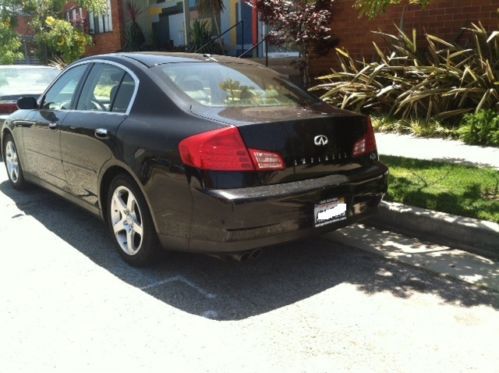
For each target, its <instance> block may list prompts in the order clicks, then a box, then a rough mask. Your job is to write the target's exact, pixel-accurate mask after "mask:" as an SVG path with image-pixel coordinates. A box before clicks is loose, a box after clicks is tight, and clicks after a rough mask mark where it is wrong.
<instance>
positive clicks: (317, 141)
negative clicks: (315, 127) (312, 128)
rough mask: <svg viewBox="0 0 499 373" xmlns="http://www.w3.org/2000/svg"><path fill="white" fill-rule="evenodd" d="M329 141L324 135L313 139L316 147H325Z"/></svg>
mask: <svg viewBox="0 0 499 373" xmlns="http://www.w3.org/2000/svg"><path fill="white" fill-rule="evenodd" d="M328 142H329V139H328V138H327V136H325V135H317V136H315V137H314V144H315V145H317V146H326V145H327V144H328Z"/></svg>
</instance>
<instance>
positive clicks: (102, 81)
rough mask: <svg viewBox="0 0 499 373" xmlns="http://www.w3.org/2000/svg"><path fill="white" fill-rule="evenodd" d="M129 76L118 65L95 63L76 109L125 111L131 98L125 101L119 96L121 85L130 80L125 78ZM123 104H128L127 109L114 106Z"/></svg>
mask: <svg viewBox="0 0 499 373" xmlns="http://www.w3.org/2000/svg"><path fill="white" fill-rule="evenodd" d="M127 76H129V75H128V74H127V73H126V72H125V71H124V70H122V69H120V68H119V67H117V66H113V65H109V64H104V63H98V64H95V65H94V67H93V68H92V71H91V72H90V74H89V75H88V78H87V81H86V82H85V85H84V86H83V90H82V92H81V95H80V99H79V100H78V105H77V106H76V109H77V110H88V111H108V112H109V111H114V112H116V111H118V112H125V111H126V108H128V104H129V103H130V100H128V101H127V102H123V99H122V98H120V97H119V96H120V94H119V92H120V91H121V88H120V86H121V85H122V84H124V83H125V82H128V79H125V78H126V77H127ZM130 79H131V78H130ZM132 82H133V80H132ZM127 84H128V83H127ZM132 88H134V85H133V87H132ZM123 105H126V107H125V110H123V111H121V110H113V107H117V106H120V107H121V106H123Z"/></svg>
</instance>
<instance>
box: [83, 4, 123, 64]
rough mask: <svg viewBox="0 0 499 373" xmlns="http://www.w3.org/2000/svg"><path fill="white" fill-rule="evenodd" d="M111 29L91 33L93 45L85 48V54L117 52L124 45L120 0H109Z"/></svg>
mask: <svg viewBox="0 0 499 373" xmlns="http://www.w3.org/2000/svg"><path fill="white" fill-rule="evenodd" d="M111 8H112V18H113V31H111V32H105V33H102V34H96V35H93V41H94V45H93V46H91V47H89V48H87V52H86V55H87V56H91V55H95V54H101V53H112V52H118V51H120V50H121V49H122V48H123V45H124V26H123V9H122V7H121V1H120V0H112V1H111Z"/></svg>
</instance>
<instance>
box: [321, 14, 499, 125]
mask: <svg viewBox="0 0 499 373" xmlns="http://www.w3.org/2000/svg"><path fill="white" fill-rule="evenodd" d="M397 30H398V34H397V35H391V34H386V33H381V32H376V34H378V35H381V36H383V38H384V39H385V41H386V43H387V45H388V48H387V49H388V50H387V52H386V53H385V52H383V51H382V50H381V48H380V47H378V45H377V44H376V43H373V44H374V48H375V50H376V53H377V55H378V61H374V62H366V61H357V60H354V59H353V58H352V57H351V56H350V55H349V54H348V52H347V51H345V50H340V49H337V50H336V51H337V56H338V58H339V60H340V64H341V69H340V70H339V71H335V70H333V72H332V73H331V74H328V75H326V76H322V77H319V78H318V80H319V81H320V84H319V85H317V86H315V87H313V88H312V90H313V91H319V92H323V94H322V99H323V100H324V101H326V102H328V103H331V104H333V105H336V106H339V107H341V108H344V109H350V110H354V111H364V112H370V113H373V112H374V113H379V114H382V115H389V116H394V117H396V118H403V119H410V118H425V119H426V121H429V120H430V119H436V120H448V119H449V118H453V119H456V118H457V119H458V120H459V119H460V118H461V117H462V116H463V115H464V114H466V113H469V112H472V111H475V112H478V111H479V110H480V109H495V110H498V109H499V92H498V85H499V79H498V77H499V32H497V31H494V32H492V33H489V32H487V30H485V28H484V27H483V26H482V25H475V24H473V25H472V27H471V28H469V29H466V30H467V31H468V32H471V33H472V37H473V38H472V40H473V41H474V42H473V43H474V44H473V46H472V48H468V49H466V48H463V47H461V46H458V45H454V44H452V43H449V42H447V41H445V40H442V39H440V38H438V37H436V36H433V35H429V34H427V35H426V42H427V48H420V47H419V46H418V45H417V35H416V31H415V30H413V33H412V35H408V34H406V33H404V32H403V31H402V30H400V29H398V28H397Z"/></svg>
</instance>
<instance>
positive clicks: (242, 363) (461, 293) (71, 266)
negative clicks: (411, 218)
mask: <svg viewBox="0 0 499 373" xmlns="http://www.w3.org/2000/svg"><path fill="white" fill-rule="evenodd" d="M0 248H1V254H2V259H1V260H0V294H1V303H0V372H20V371H27V372H45V371H62V372H79V371H84V372H99V371H107V372H109V371H125V372H127V371H132V370H135V371H136V370H141V371H147V372H156V371H157V372H159V371H161V372H166V371H170V372H239V371H247V372H256V371H260V372H266V371H275V372H282V371H286V372H337V371H375V372H393V371H406V372H410V371H414V372H416V371H417V372H419V371H453V372H459V371H462V372H465V371H466V372H469V371H481V372H485V371H487V372H491V371H498V370H497V369H498V367H499V355H498V354H497V343H496V342H497V336H498V335H499V312H498V309H499V297H498V295H497V294H496V293H493V292H490V291H487V290H483V289H479V288H474V287H471V286H469V285H467V284H465V283H463V282H460V281H458V280H453V279H447V278H443V277H441V276H438V275H434V274H432V273H431V272H427V271H424V270H420V269H417V268H414V267H411V266H406V265H403V264H400V263H397V262H393V261H391V260H387V259H384V258H382V257H380V256H378V255H375V254H373V253H370V252H368V251H363V250H359V249H356V248H352V247H348V246H346V245H343V244H333V243H332V242H331V241H330V240H328V239H326V238H321V237H317V238H312V239H309V240H306V241H301V242H298V243H294V244H290V245H285V246H280V247H274V248H269V249H267V250H265V251H264V253H263V254H262V256H261V257H260V258H258V259H257V260H256V261H253V262H246V263H236V262H232V261H221V260H219V259H216V258H211V257H208V256H203V255H190V254H181V253H171V254H165V255H164V256H163V257H162V258H161V261H160V262H159V263H158V264H157V265H156V266H154V267H153V268H150V269H134V268H131V267H129V266H127V265H126V264H124V263H123V262H122V260H121V259H120V257H119V255H118V254H117V253H116V252H115V251H114V248H113V246H112V242H111V240H110V239H109V237H108V236H107V232H106V230H105V228H104V225H103V224H102V223H101V222H100V221H99V220H98V219H96V218H94V217H93V216H91V215H89V214H88V213H86V212H84V211H82V210H80V209H79V208H77V207H75V206H73V205H71V204H70V203H68V202H66V201H64V200H62V199H60V198H59V197H57V196H55V195H53V194H51V193H49V192H46V191H44V190H42V189H39V188H36V187H32V188H30V189H29V190H27V191H26V192H22V193H21V192H17V191H15V190H13V189H12V188H11V187H10V186H9V184H8V183H7V177H6V174H5V170H4V165H3V164H0Z"/></svg>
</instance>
